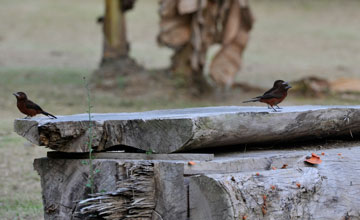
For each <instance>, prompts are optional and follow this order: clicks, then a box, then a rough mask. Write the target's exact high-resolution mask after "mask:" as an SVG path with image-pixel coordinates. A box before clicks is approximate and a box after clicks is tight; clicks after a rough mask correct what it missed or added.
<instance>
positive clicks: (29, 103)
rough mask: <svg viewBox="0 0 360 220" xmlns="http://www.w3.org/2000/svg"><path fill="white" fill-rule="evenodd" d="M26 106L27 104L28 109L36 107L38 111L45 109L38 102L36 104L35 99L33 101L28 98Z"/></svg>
mask: <svg viewBox="0 0 360 220" xmlns="http://www.w3.org/2000/svg"><path fill="white" fill-rule="evenodd" d="M25 106H26V108H28V109H35V110H38V111H40V112H42V111H43V110H42V108H41V107H40V106H38V105H37V104H35V103H34V102H33V101H31V100H26V102H25Z"/></svg>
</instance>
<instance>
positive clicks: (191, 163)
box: [188, 161, 196, 166]
mask: <svg viewBox="0 0 360 220" xmlns="http://www.w3.org/2000/svg"><path fill="white" fill-rule="evenodd" d="M188 164H189V165H190V166H193V165H195V164H196V163H195V162H194V161H189V162H188Z"/></svg>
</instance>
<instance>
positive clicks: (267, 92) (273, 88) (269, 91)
mask: <svg viewBox="0 0 360 220" xmlns="http://www.w3.org/2000/svg"><path fill="white" fill-rule="evenodd" d="M275 89H276V88H275V87H272V88H271V89H269V90H268V91H266V92H264V94H263V96H264V95H266V94H269V93H271V92H273V91H274V90H275Z"/></svg>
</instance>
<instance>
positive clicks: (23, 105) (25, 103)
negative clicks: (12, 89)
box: [13, 92, 56, 118]
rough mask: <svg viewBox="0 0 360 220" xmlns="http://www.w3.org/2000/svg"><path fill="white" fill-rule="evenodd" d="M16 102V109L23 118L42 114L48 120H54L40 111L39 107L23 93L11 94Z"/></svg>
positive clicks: (52, 116)
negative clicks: (48, 118) (23, 115)
mask: <svg viewBox="0 0 360 220" xmlns="http://www.w3.org/2000/svg"><path fill="white" fill-rule="evenodd" d="M13 95H14V96H15V97H16V100H17V103H16V104H17V107H18V109H19V110H20V111H21V112H22V113H24V114H25V115H26V117H25V118H28V117H33V116H35V115H37V114H43V115H46V116H48V117H50V118H56V117H55V116H54V115H52V114H50V113H48V112H46V111H44V110H42V108H41V107H40V106H38V105H37V104H35V103H34V102H33V101H31V100H29V99H28V98H27V96H26V94H25V93H24V92H17V93H13Z"/></svg>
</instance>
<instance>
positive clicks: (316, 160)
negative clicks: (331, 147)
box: [305, 153, 322, 164]
mask: <svg viewBox="0 0 360 220" xmlns="http://www.w3.org/2000/svg"><path fill="white" fill-rule="evenodd" d="M305 162H307V163H310V164H320V163H321V162H322V160H321V159H320V157H319V156H318V155H316V154H315V153H312V154H311V157H310V158H307V159H306V160H305Z"/></svg>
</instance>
